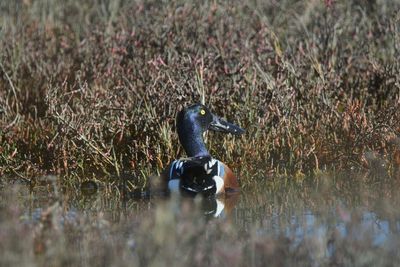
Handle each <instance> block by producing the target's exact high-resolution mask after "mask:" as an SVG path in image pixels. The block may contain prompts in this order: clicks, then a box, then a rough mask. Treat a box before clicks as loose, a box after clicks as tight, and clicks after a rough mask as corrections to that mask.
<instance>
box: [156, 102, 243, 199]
mask: <svg viewBox="0 0 400 267" xmlns="http://www.w3.org/2000/svg"><path fill="white" fill-rule="evenodd" d="M176 129H177V132H178V137H179V141H180V143H181V145H182V147H183V149H184V150H185V152H186V155H187V157H186V158H181V159H176V160H174V161H173V162H172V163H171V164H170V165H169V166H168V167H167V168H166V170H165V171H164V172H163V175H162V176H163V180H164V185H165V187H166V188H167V190H168V191H169V192H173V193H181V194H184V195H189V196H196V195H198V194H201V195H203V196H212V195H221V194H232V193H236V192H239V191H240V187H239V182H238V179H237V177H236V176H235V175H234V173H233V171H232V170H231V169H230V168H229V167H228V166H227V165H226V164H225V163H223V162H221V161H220V160H218V159H216V158H214V157H212V156H211V155H210V153H209V151H208V150H207V147H206V144H205V142H204V138H203V134H204V133H205V132H206V131H208V130H213V131H217V132H222V133H230V134H233V135H241V134H243V133H244V132H245V130H244V129H242V128H240V127H239V126H238V125H236V124H233V123H230V122H228V121H226V120H224V119H222V118H221V117H219V116H217V115H215V114H213V113H212V112H211V111H210V109H209V108H207V107H206V106H205V105H203V104H193V105H191V106H188V107H184V108H183V109H182V110H181V111H179V112H178V115H177V117H176Z"/></svg>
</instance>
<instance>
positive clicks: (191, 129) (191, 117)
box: [176, 104, 244, 157]
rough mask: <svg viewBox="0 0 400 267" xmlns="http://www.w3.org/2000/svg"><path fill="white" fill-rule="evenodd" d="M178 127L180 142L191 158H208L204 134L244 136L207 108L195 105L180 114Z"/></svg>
mask: <svg viewBox="0 0 400 267" xmlns="http://www.w3.org/2000/svg"><path fill="white" fill-rule="evenodd" d="M176 127H177V130H178V136H179V141H180V142H181V144H182V146H183V148H184V149H185V151H186V154H187V155H188V156H189V157H198V156H208V155H209V153H208V151H207V148H206V147H205V144H204V141H203V133H204V132H205V131H207V130H214V131H219V132H224V133H231V134H236V135H239V134H242V133H244V130H243V129H242V128H240V127H239V126H237V125H235V124H232V123H229V122H227V121H225V120H223V119H221V118H220V117H218V116H217V115H215V114H213V113H212V112H211V111H210V110H209V109H208V108H207V107H206V106H204V105H202V104H194V105H192V106H189V107H186V108H184V109H183V110H181V111H180V112H179V113H178V116H177V121H176Z"/></svg>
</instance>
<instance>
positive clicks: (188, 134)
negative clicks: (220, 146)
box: [178, 126, 210, 157]
mask: <svg viewBox="0 0 400 267" xmlns="http://www.w3.org/2000/svg"><path fill="white" fill-rule="evenodd" d="M178 135H179V140H180V142H181V144H182V146H183V148H184V149H185V151H186V154H187V156H188V157H202V156H203V157H204V156H209V155H210V153H208V150H207V148H206V145H205V143H204V140H203V133H202V132H201V131H200V130H199V129H198V128H197V127H196V126H193V127H185V129H181V130H178Z"/></svg>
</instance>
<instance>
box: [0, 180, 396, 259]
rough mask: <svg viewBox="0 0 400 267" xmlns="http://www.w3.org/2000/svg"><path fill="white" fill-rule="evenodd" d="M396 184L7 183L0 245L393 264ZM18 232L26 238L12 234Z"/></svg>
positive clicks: (80, 253)
mask: <svg viewBox="0 0 400 267" xmlns="http://www.w3.org/2000/svg"><path fill="white" fill-rule="evenodd" d="M399 186H400V182H399V181H398V180H396V179H394V178H390V177H387V176H384V177H379V176H372V175H363V174H345V175H320V176H319V177H318V178H312V179H311V178H310V179H303V180H302V181H300V182H299V181H297V182H295V181H294V179H290V178H288V179H275V181H273V180H268V181H267V180H266V181H263V182H259V183H257V184H253V185H252V187H251V188H244V189H243V190H242V192H241V193H240V194H238V195H234V196H231V197H229V198H218V199H213V198H211V199H206V200H204V199H203V200H202V199H200V198H196V199H187V198H179V197H171V198H167V199H166V198H160V197H154V198H150V199H146V200H137V199H127V200H121V198H120V197H119V196H118V195H117V194H116V193H112V192H110V191H109V190H104V189H102V188H101V187H100V188H99V190H98V191H90V193H89V194H87V192H85V191H84V190H83V191H80V190H72V191H71V190H70V191H69V190H60V189H59V188H56V187H57V186H54V184H53V183H49V184H48V185H45V186H37V187H36V188H34V189H33V191H31V190H29V188H27V187H25V186H18V187H16V186H6V187H4V188H3V190H2V191H3V193H2V195H3V197H2V207H1V210H2V214H3V215H2V216H0V218H1V222H0V226H1V228H0V241H1V242H2V243H3V245H2V246H3V249H5V250H4V251H8V252H7V253H5V252H4V251H3V252H2V254H3V255H2V256H3V257H4V256H5V254H7V256H6V257H5V258H3V260H2V261H3V263H7V264H8V263H13V264H15V263H18V264H21V263H28V262H30V263H34V264H33V265H36V264H39V265H41V264H42V263H45V262H46V263H49V264H50V263H52V264H56V265H57V264H60V258H61V259H63V257H65V258H66V259H67V263H71V265H76V264H77V265H83V266H85V265H103V264H104V262H107V263H109V264H112V265H120V264H121V265H124V264H126V263H127V261H128V262H130V263H134V265H155V266H158V265H163V264H165V263H166V262H168V263H170V264H173V265H182V266H185V265H186V264H190V265H201V264H204V263H207V264H209V265H219V264H222V265H227V263H229V261H232V264H233V265H238V266H263V265H264V264H265V261H268V262H269V264H270V265H271V266H281V265H290V266H292V265H293V264H295V265H300V266H304V265H308V266H325V265H339V266H357V265H365V264H366V265H374V266H379V265H385V266H391V265H393V266H395V265H397V264H399V263H400V256H399V249H398V248H399V247H400V209H399V208H398V207H399V204H400V194H398V190H399ZM91 188H92V187H91ZM106 191H107V192H106ZM11 200H12V201H11ZM10 201H11V202H10ZM5 214H7V215H5ZM10 233H12V234H10ZM15 238H17V239H18V238H20V240H22V238H24V240H26V242H24V244H23V245H21V244H19V243H16V242H15V240H14V241H11V239H15ZM88 240H89V241H88ZM65 247H68V248H69V249H68V252H66V250H65ZM16 251H19V252H18V253H21V252H22V253H23V255H25V256H24V257H26V258H24V257H22V258H20V257H17V256H16V255H18V253H17V252H16ZM32 251H33V253H32ZM10 255H11V256H10ZM21 255H22V254H21ZM99 255H102V257H100V258H99ZM188 255H191V257H188ZM192 257H193V258H192ZM4 259H5V260H4ZM99 259H102V260H99ZM21 261H22V262H21ZM61 263H63V264H64V261H61ZM230 264H231V263H229V264H228V265H230ZM28 265H30V264H28ZM45 265H46V264H45ZM50 265H51V264H50ZM67 265H68V264H67Z"/></svg>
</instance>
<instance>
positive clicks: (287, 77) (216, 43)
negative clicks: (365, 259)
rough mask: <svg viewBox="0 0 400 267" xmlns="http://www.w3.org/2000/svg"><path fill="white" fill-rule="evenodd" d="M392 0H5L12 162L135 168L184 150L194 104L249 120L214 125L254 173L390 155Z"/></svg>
mask: <svg viewBox="0 0 400 267" xmlns="http://www.w3.org/2000/svg"><path fill="white" fill-rule="evenodd" d="M399 8H400V6H399V3H398V2H396V1H378V0H376V1H369V2H368V4H365V3H364V2H363V1H344V2H341V1H337V2H336V1H325V2H324V1H307V2H298V1H279V4H278V3H276V2H275V1H252V2H251V3H247V2H246V3H244V2H242V1H234V2H232V3H225V2H221V3H218V2H202V3H198V2H190V1H189V2H188V1H170V2H168V3H161V2H159V1H143V2H142V1H133V0H132V1H129V0H127V1H111V2H110V3H108V1H91V0H88V1H84V2H83V3H82V1H73V0H69V1H61V0H57V1H45V0H38V1H29V0H27V1H11V0H10V1H1V3H0V23H1V28H0V63H1V65H0V67H1V68H0V125H1V127H0V128H1V130H0V150H1V151H0V152H1V157H0V175H1V176H3V175H6V174H8V175H9V176H13V177H15V176H16V175H17V176H18V177H20V178H21V179H24V180H30V181H31V182H32V181H33V182H34V180H35V178H34V177H36V176H37V175H39V174H48V173H54V174H65V175H66V176H68V177H76V178H77V179H78V180H81V177H83V176H92V174H94V173H95V174H99V173H100V174H113V175H116V176H119V175H121V174H122V173H126V172H127V173H129V174H132V175H133V176H135V177H137V179H136V180H134V181H132V183H133V184H135V185H141V184H143V183H144V182H145V178H146V177H147V176H148V175H149V174H154V173H157V172H159V171H160V170H161V169H162V168H163V167H165V165H166V164H168V163H169V162H170V161H171V159H173V158H176V157H179V156H181V155H182V154H183V152H182V149H181V148H180V145H179V144H178V141H177V138H176V135H175V133H174V131H175V129H174V120H175V114H176V112H177V110H178V109H180V108H181V107H182V106H184V105H186V104H188V103H193V102H202V101H204V102H205V103H206V104H207V105H208V106H209V107H211V109H212V110H213V111H214V112H215V113H217V114H220V115H223V116H225V117H227V118H228V119H229V120H231V121H234V122H238V123H239V124H240V125H241V126H242V127H244V128H246V129H247V132H246V135H244V136H243V137H242V138H240V139H238V138H236V137H235V138H233V137H226V136H224V137H222V136H220V135H214V134H211V135H210V137H209V138H208V146H209V147H210V149H211V152H212V154H213V155H215V156H216V157H218V158H220V159H222V160H223V161H226V162H227V163H228V165H230V166H232V168H233V169H235V170H236V171H237V172H240V174H241V176H242V177H243V179H242V184H243V185H245V186H246V185H248V184H251V182H252V181H253V180H254V179H264V177H265V174H266V173H267V174H274V173H305V172H310V171H315V170H318V169H325V168H331V167H334V168H336V169H344V168H349V167H356V168H361V167H363V163H364V162H367V160H366V159H365V155H366V154H365V153H366V152H371V151H372V152H373V153H376V154H377V157H379V158H382V159H383V160H385V161H387V162H388V163H389V165H388V168H389V170H391V169H392V165H393V164H392V161H391V159H392V155H393V153H395V151H396V149H397V150H398V149H399V146H398V143H399V142H398V140H399V139H398V136H399V131H400V128H399V125H400V117H399V114H400V113H399V112H398V107H399V104H400V93H399V92H400V76H399V73H400V63H399V62H400V60H399V55H400V47H399V44H400V35H399V32H400V31H399V27H400V24H399V23H400V22H399V21H400V20H399V19H400V18H399V13H398V10H399Z"/></svg>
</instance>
